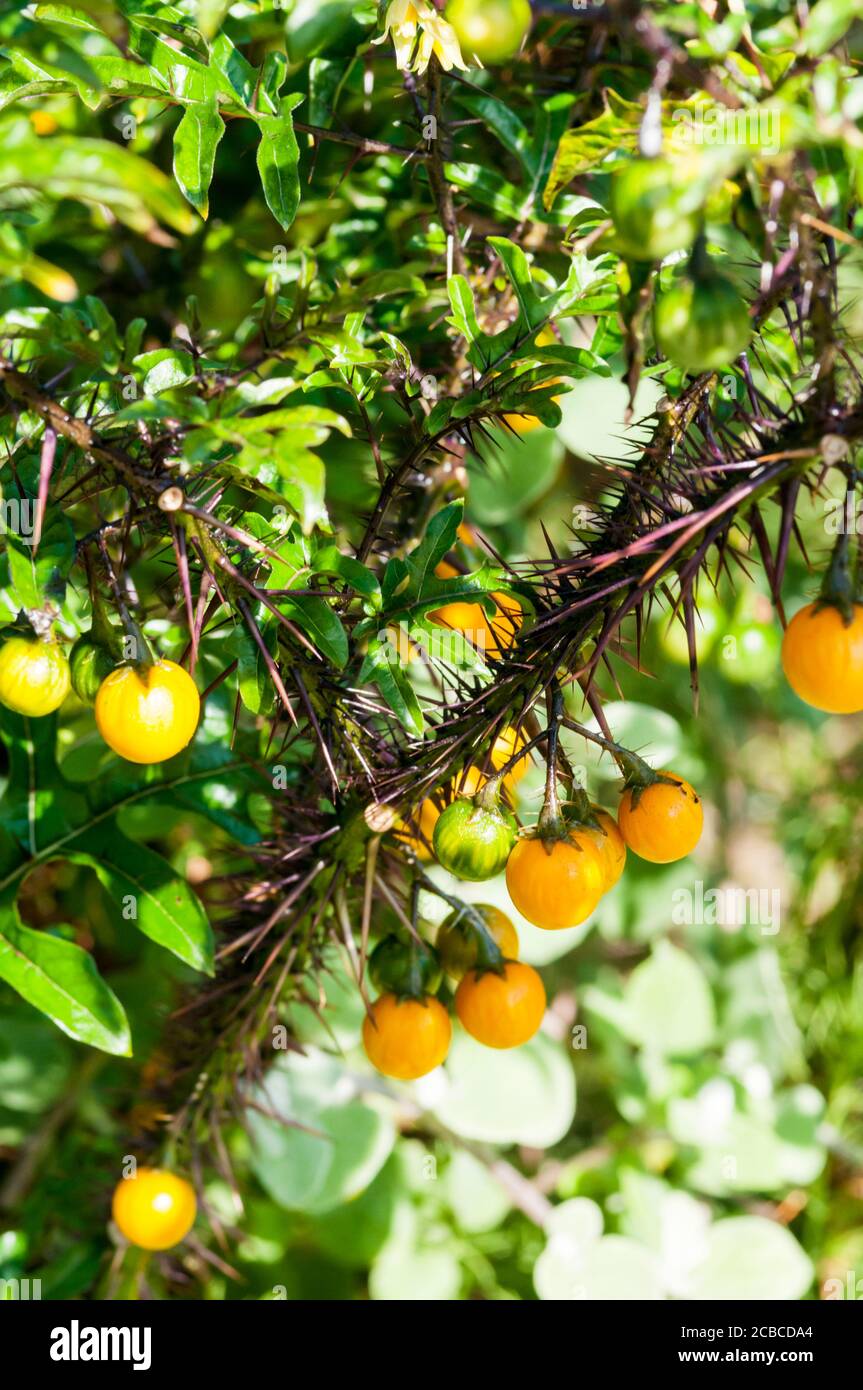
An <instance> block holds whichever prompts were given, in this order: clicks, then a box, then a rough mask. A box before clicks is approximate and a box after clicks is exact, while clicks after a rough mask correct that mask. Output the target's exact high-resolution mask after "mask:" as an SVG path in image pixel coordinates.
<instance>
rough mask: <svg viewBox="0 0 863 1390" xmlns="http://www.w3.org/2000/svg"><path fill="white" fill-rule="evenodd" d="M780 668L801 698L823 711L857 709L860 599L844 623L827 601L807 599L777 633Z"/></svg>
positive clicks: (861, 690) (860, 694) (861, 692)
mask: <svg viewBox="0 0 863 1390" xmlns="http://www.w3.org/2000/svg"><path fill="white" fill-rule="evenodd" d="M782 669H783V671H784V672H785V675H786V676H787V678H788V684H789V685H790V686H791V689H792V690H793V691H794V693H795V694H796V695H799V696H800V699H801V700H805V701H806V703H807V705H812V706H813V707H814V708H815V709H820V710H824V711H825V712H826V713H827V714H855V713H857V711H858V710H863V604H860V603H855V604H854V607H853V610H852V617H851V622H850V623H848V624H847V625H846V623H845V620H844V618H843V616H842V614H841V613H840V611H839V609H838V608H836V607H835V606H834V605H833V604H825V605H824V606H819V605H818V604H815V603H809V604H807V605H806V607H805V608H801V609H800V612H799V613H795V614H794V617H793V618H792V619H791V622H790V623H789V624H788V627H787V628H786V629H785V636H784V637H783V639H782Z"/></svg>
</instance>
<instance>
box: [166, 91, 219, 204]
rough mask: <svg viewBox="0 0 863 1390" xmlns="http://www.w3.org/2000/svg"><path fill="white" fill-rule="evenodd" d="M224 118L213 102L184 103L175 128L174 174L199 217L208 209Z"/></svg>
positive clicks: (184, 195)
mask: <svg viewBox="0 0 863 1390" xmlns="http://www.w3.org/2000/svg"><path fill="white" fill-rule="evenodd" d="M224 133H225V122H224V121H223V120H222V118H221V116H220V115H219V111H218V107H217V106H216V105H215V102H213V103H212V104H207V105H205V104H204V103H203V102H199V103H196V104H195V105H194V106H187V107H186V110H185V111H184V112H183V117H182V120H181V121H180V124H179V125H178V126H177V129H176V131H175V132H174V178H175V179H176V180H177V183H178V184H179V186H180V190H181V192H182V194H183V197H184V198H187V199H188V200H189V202H190V203H191V204H192V207H194V208H197V210H198V212H199V213H200V214H201V216H202V217H206V216H207V215H208V213H209V207H210V204H209V198H208V192H209V188H210V183H211V181H212V178H213V169H214V167H215V163H216V147H217V145H218V143H219V141H220V140H221V138H222V136H223V134H224Z"/></svg>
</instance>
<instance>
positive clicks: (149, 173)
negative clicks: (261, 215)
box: [0, 135, 197, 236]
mask: <svg viewBox="0 0 863 1390" xmlns="http://www.w3.org/2000/svg"><path fill="white" fill-rule="evenodd" d="M5 188H15V189H19V190H20V189H22V188H24V189H31V190H33V191H34V192H36V193H38V194H40V195H41V196H43V197H46V198H50V199H52V200H53V201H55V202H58V201H60V199H62V198H73V199H75V200H77V201H78V202H81V203H86V204H88V205H90V206H93V205H101V206H104V207H109V208H110V209H111V211H112V213H113V214H114V216H115V217H116V218H117V219H118V220H119V221H120V222H123V223H125V224H126V225H127V226H129V227H131V228H132V229H133V231H136V232H140V233H141V234H142V235H144V236H147V235H152V234H153V233H154V232H156V231H157V230H158V224H159V222H164V223H166V224H167V225H168V226H169V227H173V228H175V230H177V231H179V232H184V233H189V232H193V231H194V230H195V227H196V225H197V224H196V222H195V218H194V216H193V215H192V213H191V212H190V211H189V209H188V207H187V206H186V204H185V203H184V202H183V199H182V198H181V196H180V194H179V192H178V191H177V188H176V186H175V184H174V183H173V181H172V180H171V179H169V178H168V177H167V175H165V174H163V173H162V172H161V170H159V169H157V168H156V166H155V165H154V164H152V163H151V162H150V161H149V160H146V159H142V158H141V157H140V156H139V155H136V154H133V152H132V151H131V150H128V149H124V148H123V147H121V146H120V145H115V144H112V143H111V142H110V141H109V140H93V139H85V138H84V137H82V136H74V137H73V136H67V135H54V136H52V137H51V139H50V140H37V139H35V138H34V139H33V140H26V141H20V142H19V143H18V144H17V145H15V146H14V147H10V146H8V145H5V146H4V147H3V148H2V150H0V190H2V189H5Z"/></svg>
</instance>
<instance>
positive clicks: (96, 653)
mask: <svg viewBox="0 0 863 1390" xmlns="http://www.w3.org/2000/svg"><path fill="white" fill-rule="evenodd" d="M116 664H117V663H116V661H115V660H114V658H113V656H112V655H111V653H110V652H109V650H108V648H107V647H106V646H104V645H103V644H102V643H101V642H97V641H96V640H95V639H94V638H93V637H92V636H91V634H90V633H89V632H85V633H83V634H82V635H81V636H80V637H79V638H78V640H77V642H76V643H75V645H74V646H73V648H72V650H71V652H70V653H69V667H70V670H71V673H72V689H73V690H74V692H75V694H76V695H77V696H78V699H79V700H83V701H84V703H85V704H88V705H92V704H94V703H95V700H96V695H97V693H98V690H99V686H100V685H101V684H102V682H103V680H104V679H105V677H106V676H110V674H111V672H112V671H113V669H114V667H115V666H116Z"/></svg>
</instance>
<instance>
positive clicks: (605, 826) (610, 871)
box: [585, 806, 626, 893]
mask: <svg viewBox="0 0 863 1390" xmlns="http://www.w3.org/2000/svg"><path fill="white" fill-rule="evenodd" d="M590 809H591V811H592V812H593V814H594V816H595V818H596V820H597V821H598V822H599V829H598V830H596V829H594V827H593V826H589V827H585V828H586V829H589V830H590V832H591V834H592V836H593V841H594V844H595V845H596V848H597V849H598V850H599V857H600V859H601V860H602V868H603V872H604V874H605V888H604V890H603V891H604V892H606V893H607V892H608V890H609V888H613V887H614V885H615V883H617V881H618V879H619V878H620V876H621V874H622V873H623V869H624V866H625V864H626V841H625V840H624V838H623V836H622V835H621V833H620V827H619V825H618V824H617V821H616V820H615V819H614V816H613V815H611V813H610V812H609V811H605V810H603V808H602V807H601V806H591V808H590Z"/></svg>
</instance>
